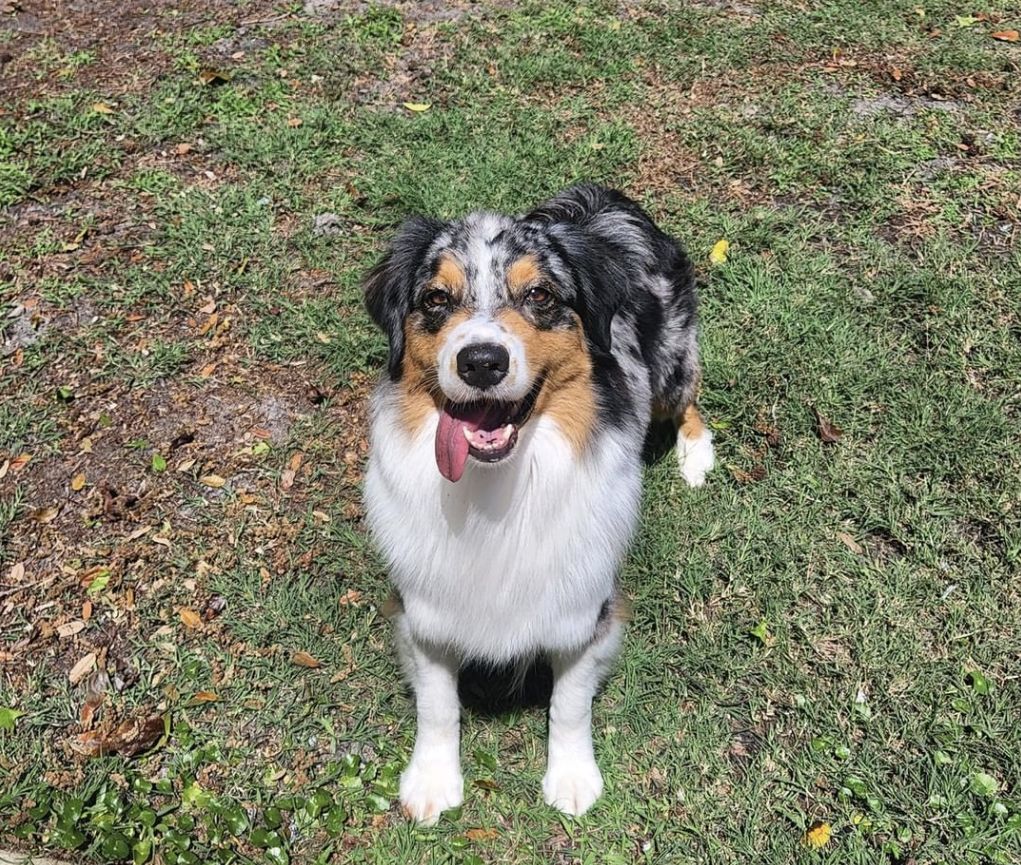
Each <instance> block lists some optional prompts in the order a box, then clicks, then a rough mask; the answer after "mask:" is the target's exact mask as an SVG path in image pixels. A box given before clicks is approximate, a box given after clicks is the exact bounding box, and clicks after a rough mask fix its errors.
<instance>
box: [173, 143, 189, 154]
mask: <svg viewBox="0 0 1021 865" xmlns="http://www.w3.org/2000/svg"><path fill="white" fill-rule="evenodd" d="M191 150H192V146H191V145H190V144H188V143H187V142H182V143H181V144H178V145H177V147H175V148H174V153H176V154H177V155H178V156H187V155H188V154H189V153H191Z"/></svg>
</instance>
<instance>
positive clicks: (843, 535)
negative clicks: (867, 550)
mask: <svg viewBox="0 0 1021 865" xmlns="http://www.w3.org/2000/svg"><path fill="white" fill-rule="evenodd" d="M837 540H839V541H840V543H842V544H843V545H844V546H845V547H847V548H848V549H849V550H850V551H851V552H852V553H854V554H855V555H856V556H860V555H861V554H862V553H863V552H864V550H863V549H862V546H861V544H859V543H858V542H857V541H856V540H855V539H854V538H852V537H851V536H850V535H849V534H848V533H847V532H837Z"/></svg>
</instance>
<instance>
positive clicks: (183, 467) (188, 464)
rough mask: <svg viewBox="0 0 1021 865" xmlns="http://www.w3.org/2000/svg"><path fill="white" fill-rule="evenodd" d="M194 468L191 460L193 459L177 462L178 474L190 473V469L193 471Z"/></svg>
mask: <svg viewBox="0 0 1021 865" xmlns="http://www.w3.org/2000/svg"><path fill="white" fill-rule="evenodd" d="M194 467H195V460H193V459H189V460H181V462H179V463H178V464H177V470H178V471H179V472H187V471H191V469H193V468H194Z"/></svg>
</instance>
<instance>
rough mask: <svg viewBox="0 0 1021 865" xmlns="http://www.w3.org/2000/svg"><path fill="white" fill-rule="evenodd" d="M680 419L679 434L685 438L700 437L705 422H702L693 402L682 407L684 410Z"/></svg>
mask: <svg viewBox="0 0 1021 865" xmlns="http://www.w3.org/2000/svg"><path fill="white" fill-rule="evenodd" d="M680 421H681V435H682V436H684V437H685V438H686V439H697V438H701V437H702V435H703V434H704V433H705V423H703V421H702V415H700V414H699V413H698V409H697V408H695V404H694V403H691V404H690V405H687V406H685V407H684V411H682V412H681V417H680Z"/></svg>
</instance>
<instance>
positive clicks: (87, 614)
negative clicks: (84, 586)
mask: <svg viewBox="0 0 1021 865" xmlns="http://www.w3.org/2000/svg"><path fill="white" fill-rule="evenodd" d="M91 618H92V601H85V602H84V603H83V604H82V619H84V620H85V621H86V622H87V621H88V620H89V619H91Z"/></svg>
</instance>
